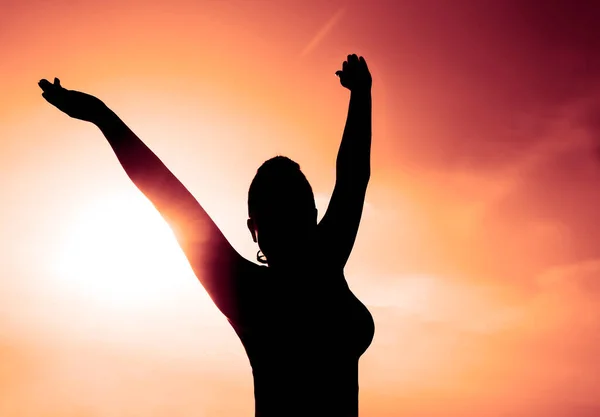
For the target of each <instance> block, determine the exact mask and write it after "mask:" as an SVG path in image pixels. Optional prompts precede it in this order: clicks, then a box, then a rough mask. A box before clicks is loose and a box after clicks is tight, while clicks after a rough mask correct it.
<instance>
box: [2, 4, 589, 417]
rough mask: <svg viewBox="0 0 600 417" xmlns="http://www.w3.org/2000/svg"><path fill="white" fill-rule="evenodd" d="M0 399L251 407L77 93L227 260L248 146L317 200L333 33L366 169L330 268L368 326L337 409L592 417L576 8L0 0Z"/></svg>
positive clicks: (157, 220) (585, 31) (92, 413)
mask: <svg viewBox="0 0 600 417" xmlns="http://www.w3.org/2000/svg"><path fill="white" fill-rule="evenodd" d="M0 6H1V8H2V11H3V12H2V14H1V15H0V45H1V46H0V51H1V52H2V60H1V61H0V74H1V75H2V81H3V82H2V85H1V86H0V92H1V96H2V100H0V138H1V144H0V146H1V148H0V170H1V171H0V174H1V175H0V193H1V194H0V199H1V201H2V204H1V205H0V234H1V235H2V236H3V239H2V240H1V241H0V245H1V246H0V249H1V251H0V253H1V254H2V255H1V256H0V363H1V366H0V415H2V416H10V417H12V416H15V417H17V416H18V417H29V416H31V417H34V416H35V417H58V416H60V417H84V416H85V417H96V416H98V417H101V416H102V417H121V416H123V417H125V416H138V415H144V416H152V417H166V416H169V417H177V416H192V415H193V416H198V417H203V416H207V417H208V416H210V417H213V416H224V417H229V416H244V415H245V416H251V415H252V412H253V393H252V376H251V371H250V366H249V363H248V360H247V358H246V357H245V354H244V350H243V347H242V345H241V343H240V342H239V340H238V339H237V337H236V335H235V333H234V332H233V330H232V329H231V328H230V327H229V325H228V323H227V321H226V320H225V319H224V317H222V316H221V315H220V313H219V312H218V310H217V309H216V307H215V306H214V305H212V303H211V302H210V299H209V298H208V296H207V295H206V292H205V291H204V290H203V288H202V287H201V286H200V284H199V283H198V281H197V280H196V278H195V277H194V276H193V274H192V272H191V270H190V268H189V265H188V264H187V263H186V260H185V257H184V256H183V254H182V252H181V251H180V249H179V248H178V246H177V244H176V241H175V239H174V237H173V235H172V233H171V231H170V230H169V229H168V227H167V226H166V224H165V223H164V221H163V220H162V218H161V217H160V215H159V214H158V213H157V212H156V210H155V209H154V208H153V207H152V206H151V204H150V203H149V202H148V201H147V200H146V199H145V197H143V196H142V195H141V194H140V193H139V191H138V190H137V189H136V188H135V187H134V186H133V185H132V184H131V182H130V181H129V179H128V178H127V177H126V175H125V174H124V172H123V171H122V169H121V167H120V165H119V164H118V162H117V160H116V158H115V156H114V154H113V153H112V150H111V149H110V147H109V146H108V144H107V143H106V140H105V139H104V138H103V136H102V134H101V133H100V131H99V130H98V129H97V128H95V127H94V126H92V125H89V124H87V123H84V122H81V121H78V120H73V119H70V118H69V117H68V116H66V115H64V114H62V113H60V112H59V111H58V110H57V109H55V108H53V107H52V106H51V105H49V104H48V103H46V102H45V100H44V99H43V98H42V97H41V91H40V90H39V87H38V86H37V82H38V81H39V80H40V79H41V78H47V79H50V80H52V79H53V78H54V77H59V78H60V79H61V83H62V85H63V86H65V87H66V88H69V89H74V90H79V91H85V92H87V93H90V94H93V95H95V96H97V97H99V98H100V99H102V100H103V101H104V102H105V103H106V104H107V105H109V107H110V108H111V109H113V110H114V111H115V112H116V113H117V114H119V115H120V116H121V118H122V119H123V120H124V121H125V122H126V123H127V124H128V125H129V126H130V127H131V128H132V129H133V131H134V132H135V133H136V134H138V136H140V138H142V140H144V142H145V143H146V144H148V146H149V147H150V148H151V149H153V150H154V151H155V152H156V153H157V154H158V155H159V157H160V158H161V159H162V160H163V161H164V162H165V163H166V165H167V166H168V167H169V168H170V169H171V170H172V171H173V172H174V173H175V174H176V175H177V176H178V177H179V179H180V180H181V181H182V182H183V183H184V184H185V185H186V186H187V187H188V189H189V190H190V191H191V192H192V193H193V194H194V195H195V196H196V197H197V198H198V200H199V201H200V202H201V204H202V205H203V206H204V207H205V208H206V210H207V211H208V212H209V214H210V215H211V216H213V218H214V219H215V221H216V222H217V224H218V226H219V227H220V228H221V229H222V230H223V232H224V233H225V234H226V236H227V237H228V239H230V241H231V242H232V244H233V245H234V246H235V247H236V249H238V250H239V251H240V253H242V254H243V255H244V256H246V257H248V258H249V259H252V260H254V259H255V254H256V250H257V248H256V246H255V244H254V243H253V242H252V240H251V237H250V234H249V233H248V231H247V229H246V226H245V221H246V214H247V212H246V198H247V190H248V186H249V184H250V181H251V179H252V176H253V175H254V173H255V171H256V169H257V168H258V166H259V165H260V164H261V163H262V162H263V161H264V160H266V159H267V158H269V157H271V156H274V155H276V154H283V155H286V156H289V157H291V158H292V159H294V160H296V161H297V162H299V164H300V165H301V167H302V170H303V171H304V172H305V174H306V176H307V178H308V179H309V181H310V182H311V184H312V186H313V189H314V191H315V194H316V200H317V206H318V209H319V211H320V213H321V214H322V213H323V212H324V210H325V209H326V207H327V202H328V200H329V196H330V193H331V190H332V188H333V185H334V179H335V157H336V153H337V149H338V146H339V143H340V139H341V134H342V131H343V127H344V122H345V117H346V112H347V105H348V98H349V94H348V92H347V90H345V89H344V88H343V87H341V86H340V85H339V80H338V79H337V78H336V77H335V75H334V74H335V71H337V70H338V69H340V67H341V63H342V62H343V60H344V59H345V57H346V56H347V55H348V54H350V53H357V54H359V55H362V56H364V57H365V59H366V60H367V63H368V65H369V68H370V70H371V73H372V76H373V145H372V175H371V182H370V185H369V190H368V193H367V200H366V208H365V212H364V216H363V220H362V223H361V228H360V231H359V234H358V238H357V242H356V245H355V249H354V251H353V254H352V257H351V258H350V261H349V263H348V265H347V267H346V278H347V280H348V282H349V285H350V287H351V288H352V290H353V291H354V292H355V294H356V295H357V296H358V297H359V298H360V299H361V300H362V301H363V302H364V303H365V304H366V305H367V306H368V307H369V309H370V311H371V312H372V314H373V316H374V319H375V323H376V334H375V338H374V340H373V343H372V345H371V347H370V348H369V350H368V351H367V352H366V353H365V354H364V355H363V357H362V358H361V362H360V414H361V416H365V417H392V416H393V417H397V416H410V417H426V416H427V417H430V416H431V417H434V416H435V417H437V416H445V417H454V416H456V417H458V416H460V417H471V416H485V417H488V416H489V417H495V416H519V417H520V416H524V417H525V416H526V417H538V416H540V417H541V416H544V417H562V416H569V417H588V416H597V415H600V400H599V398H600V376H599V375H600V365H599V362H598V360H597V352H598V351H599V349H600V336H599V335H600V306H599V304H598V303H597V299H598V297H600V277H599V276H600V246H599V245H597V244H595V242H596V240H597V237H598V236H600V222H598V221H597V220H596V219H597V217H598V210H597V206H598V204H599V203H600V187H599V186H598V184H600V123H599V118H600V99H599V97H600V94H599V93H600V55H598V50H599V48H600V29H599V27H598V25H597V22H598V21H599V19H600V5H599V4H597V3H596V2H584V1H582V2H569V1H566V0H550V1H546V2H538V1H532V0H521V1H517V0H501V1H494V2H492V1H475V0H472V1H466V0H458V1H454V2H447V1H442V0H437V1H433V0H421V1H400V0H399V1H383V0H381V1H376V0H373V1H369V2H358V1H341V0H331V1H328V2H321V1H316V0H305V1H291V0H282V1H277V2H275V1H267V0H263V1H258V0H210V1H209V0H204V1H187V0H171V1H169V2H159V1H153V0H146V1H143V2H142V1H116V0H106V1H104V2H95V1H76V0H60V1H52V2H49V1H40V0H31V1H27V2H23V1H12V0H10V1H6V0H4V1H2V2H1V3H0Z"/></svg>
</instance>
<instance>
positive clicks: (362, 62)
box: [358, 56, 369, 70]
mask: <svg viewBox="0 0 600 417" xmlns="http://www.w3.org/2000/svg"><path fill="white" fill-rule="evenodd" d="M358 60H359V61H360V63H361V64H363V65H364V66H365V68H366V69H367V70H368V69H369V67H368V65H367V61H365V59H364V58H363V57H362V56H361V57H360V58H359V59H358Z"/></svg>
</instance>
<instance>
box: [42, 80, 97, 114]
mask: <svg viewBox="0 0 600 417" xmlns="http://www.w3.org/2000/svg"><path fill="white" fill-rule="evenodd" d="M38 85H39V86H40V88H41V89H42V90H43V91H44V92H43V93H42V97H44V98H45V99H46V101H47V102H48V103H50V104H52V105H53V106H54V107H56V108H57V109H59V110H60V111H62V112H63V113H66V114H67V115H69V116H71V117H73V118H75V119H79V120H84V121H86V122H92V123H95V122H96V121H97V120H98V119H100V118H101V117H102V115H103V113H105V112H106V110H107V109H108V108H107V107H106V105H105V104H104V103H103V102H102V101H101V100H100V99H98V98H96V97H94V96H92V95H90V94H86V93H82V92H79V91H74V90H67V89H66V88H64V87H63V86H61V85H60V80H59V79H58V78H55V79H54V84H52V83H51V82H50V81H48V80H46V79H43V80H41V81H40V82H39V83H38Z"/></svg>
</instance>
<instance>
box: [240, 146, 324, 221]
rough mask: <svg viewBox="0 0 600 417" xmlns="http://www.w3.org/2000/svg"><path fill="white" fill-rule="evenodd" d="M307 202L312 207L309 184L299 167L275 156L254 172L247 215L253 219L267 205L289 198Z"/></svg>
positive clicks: (288, 160) (290, 161)
mask: <svg viewBox="0 0 600 417" xmlns="http://www.w3.org/2000/svg"><path fill="white" fill-rule="evenodd" d="M290 195H291V196H293V197H295V198H294V199H296V198H298V199H300V201H307V202H308V199H309V198H310V201H311V202H312V204H313V206H314V194H313V190H312V187H311V186H310V183H309V182H308V180H307V179H306V177H305V176H304V173H303V172H302V171H301V170H300V165H298V163H297V162H294V161H292V160H291V159H290V158H288V157H286V156H281V155H278V156H275V157H273V158H271V159H268V160H267V161H265V162H264V163H263V164H262V165H261V166H260V167H259V168H258V170H257V171H256V175H255V176H254V179H253V180H252V183H251V184H250V189H249V190H248V215H249V216H250V217H253V215H255V214H256V213H259V212H261V211H262V209H263V208H265V207H266V206H267V205H269V204H272V203H273V202H276V200H277V199H283V198H286V197H289V196H290Z"/></svg>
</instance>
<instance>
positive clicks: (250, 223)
mask: <svg viewBox="0 0 600 417" xmlns="http://www.w3.org/2000/svg"><path fill="white" fill-rule="evenodd" d="M246 225H247V226H248V230H250V234H251V235H252V241H253V242H254V243H256V242H257V240H256V229H255V227H254V220H252V219H248V220H246Z"/></svg>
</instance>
